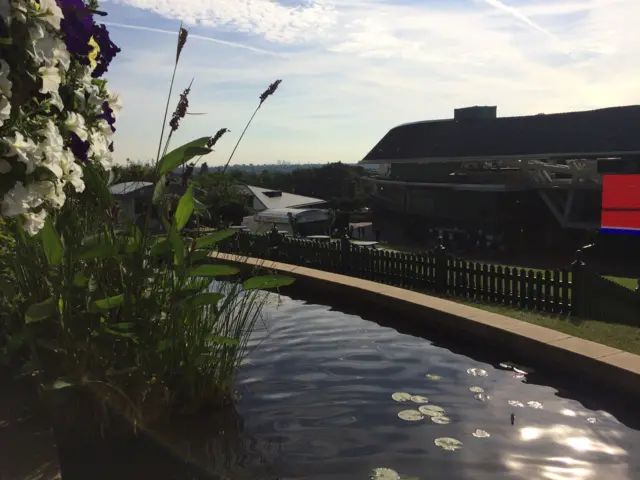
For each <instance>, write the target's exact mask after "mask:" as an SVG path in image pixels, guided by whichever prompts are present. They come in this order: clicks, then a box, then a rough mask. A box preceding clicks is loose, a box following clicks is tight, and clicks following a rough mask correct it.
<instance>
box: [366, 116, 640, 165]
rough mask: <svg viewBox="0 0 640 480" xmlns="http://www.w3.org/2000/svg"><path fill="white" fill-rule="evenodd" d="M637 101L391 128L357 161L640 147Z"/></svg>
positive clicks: (593, 152)
mask: <svg viewBox="0 0 640 480" xmlns="http://www.w3.org/2000/svg"><path fill="white" fill-rule="evenodd" d="M639 122H640V106H639V105H631V106H625V107H613V108H603V109H599V110H591V111H585V112H568V113H556V114H549V115H530V116H523V117H498V118H487V119H484V118H481V119H465V120H455V119H450V120H430V121H423V122H414V123H406V124H403V125H399V126H397V127H395V128H392V129H391V130H390V131H389V132H388V133H387V134H386V135H385V136H384V137H383V138H382V140H380V141H379V142H378V144H377V145H376V146H375V147H374V148H373V149H372V150H371V151H370V152H369V153H368V154H367V156H366V157H365V158H364V159H363V160H362V162H363V163H372V164H375V163H406V162H411V163H412V162H429V161H431V162H445V161H460V160H464V161H472V160H474V159H482V158H488V157H490V158H529V157H531V158H534V157H535V158H538V157H542V158H554V157H566V158H591V157H598V156H599V157H603V156H611V157H617V156H620V154H622V155H624V154H638V153H640V137H639V136H638V133H637V125H638V123H639Z"/></svg>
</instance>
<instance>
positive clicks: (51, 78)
mask: <svg viewBox="0 0 640 480" xmlns="http://www.w3.org/2000/svg"><path fill="white" fill-rule="evenodd" d="M38 73H39V74H40V76H41V77H42V88H41V89H40V93H49V92H53V91H57V90H58V89H59V88H60V81H61V79H60V70H58V68H56V67H40V68H39V69H38Z"/></svg>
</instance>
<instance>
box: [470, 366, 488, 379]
mask: <svg viewBox="0 0 640 480" xmlns="http://www.w3.org/2000/svg"><path fill="white" fill-rule="evenodd" d="M467 373H468V374H469V375H471V376H473V377H486V376H487V375H489V373H488V372H487V371H486V370H484V369H482V368H469V369H468V370H467Z"/></svg>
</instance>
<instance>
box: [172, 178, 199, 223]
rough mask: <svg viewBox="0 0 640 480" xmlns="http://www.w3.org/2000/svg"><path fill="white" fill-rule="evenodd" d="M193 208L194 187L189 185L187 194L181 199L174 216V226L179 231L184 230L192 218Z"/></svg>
mask: <svg viewBox="0 0 640 480" xmlns="http://www.w3.org/2000/svg"><path fill="white" fill-rule="evenodd" d="M193 206H194V203H193V185H189V188H187V191H186V192H185V194H184V195H182V197H180V200H179V201H178V207H177V208H176V213H175V215H174V216H173V224H174V225H175V226H176V228H177V229H178V230H182V229H183V228H184V226H185V225H186V224H187V222H188V221H189V219H190V218H191V214H192V213H193Z"/></svg>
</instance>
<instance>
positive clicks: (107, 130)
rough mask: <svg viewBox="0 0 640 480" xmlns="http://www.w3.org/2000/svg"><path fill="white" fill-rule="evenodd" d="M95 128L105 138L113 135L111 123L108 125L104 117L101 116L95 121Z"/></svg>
mask: <svg viewBox="0 0 640 480" xmlns="http://www.w3.org/2000/svg"><path fill="white" fill-rule="evenodd" d="M96 128H97V129H98V131H99V132H100V133H101V134H102V135H104V136H105V137H106V138H109V139H110V138H111V137H112V136H113V130H112V129H111V125H109V122H107V121H106V120H105V119H104V118H101V119H100V120H98V121H97V122H96Z"/></svg>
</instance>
